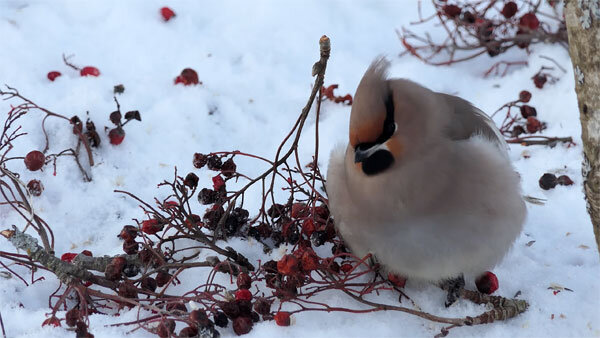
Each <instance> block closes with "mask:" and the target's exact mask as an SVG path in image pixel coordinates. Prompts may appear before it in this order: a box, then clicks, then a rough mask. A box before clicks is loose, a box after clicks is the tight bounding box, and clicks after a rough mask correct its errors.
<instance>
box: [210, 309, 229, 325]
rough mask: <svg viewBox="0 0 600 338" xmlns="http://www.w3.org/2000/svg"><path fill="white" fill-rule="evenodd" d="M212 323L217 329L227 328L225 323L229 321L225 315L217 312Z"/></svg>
mask: <svg viewBox="0 0 600 338" xmlns="http://www.w3.org/2000/svg"><path fill="white" fill-rule="evenodd" d="M213 321H214V322H215V325H216V326H218V327H227V323H228V322H229V320H228V319H227V315H225V313H224V312H221V311H217V313H215V314H214V315H213Z"/></svg>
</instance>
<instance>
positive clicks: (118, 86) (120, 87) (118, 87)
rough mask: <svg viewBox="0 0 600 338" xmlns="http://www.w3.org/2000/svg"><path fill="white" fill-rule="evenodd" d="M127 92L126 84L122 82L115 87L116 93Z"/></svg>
mask: <svg viewBox="0 0 600 338" xmlns="http://www.w3.org/2000/svg"><path fill="white" fill-rule="evenodd" d="M124 92H125V86H123V85H122V84H118V85H116V86H114V87H113V93H115V94H123V93H124Z"/></svg>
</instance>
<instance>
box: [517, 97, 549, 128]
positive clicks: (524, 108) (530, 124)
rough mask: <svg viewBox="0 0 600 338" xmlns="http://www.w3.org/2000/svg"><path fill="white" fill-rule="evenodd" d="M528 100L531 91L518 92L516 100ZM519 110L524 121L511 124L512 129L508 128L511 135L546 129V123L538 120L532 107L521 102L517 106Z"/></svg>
mask: <svg viewBox="0 0 600 338" xmlns="http://www.w3.org/2000/svg"><path fill="white" fill-rule="evenodd" d="M529 100H531V93H530V92H529V91H527V90H523V91H521V92H520V93H519V99H518V102H521V103H528V102H529ZM519 110H520V113H521V117H522V118H523V120H524V122H522V123H517V124H516V125H514V126H513V128H512V130H510V136H511V137H518V136H519V135H521V134H525V133H529V134H534V133H537V132H538V131H542V130H544V129H546V123H545V122H541V121H540V120H538V118H537V110H536V109H535V108H534V107H532V106H530V105H528V104H522V105H520V106H519ZM519 119H520V118H519ZM515 122H519V121H518V120H517V121H515Z"/></svg>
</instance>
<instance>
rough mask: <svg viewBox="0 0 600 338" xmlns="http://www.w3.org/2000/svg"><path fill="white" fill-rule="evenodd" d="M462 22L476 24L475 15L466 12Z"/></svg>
mask: <svg viewBox="0 0 600 338" xmlns="http://www.w3.org/2000/svg"><path fill="white" fill-rule="evenodd" d="M461 20H462V21H464V22H466V23H469V24H474V23H475V15H473V13H471V12H469V11H466V12H464V13H463V15H462V18H461Z"/></svg>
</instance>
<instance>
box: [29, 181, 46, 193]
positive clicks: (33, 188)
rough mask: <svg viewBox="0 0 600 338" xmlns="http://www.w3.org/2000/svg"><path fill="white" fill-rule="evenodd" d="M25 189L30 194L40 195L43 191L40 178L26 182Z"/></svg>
mask: <svg viewBox="0 0 600 338" xmlns="http://www.w3.org/2000/svg"><path fill="white" fill-rule="evenodd" d="M27 191H29V193H30V194H31V195H32V196H40V195H41V194H42V191H44V185H42V182H41V181H40V180H31V181H29V183H27Z"/></svg>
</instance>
